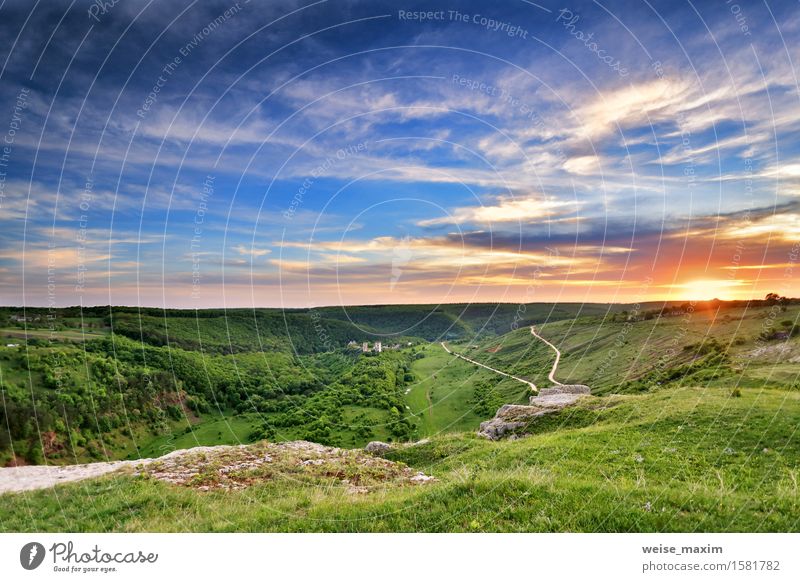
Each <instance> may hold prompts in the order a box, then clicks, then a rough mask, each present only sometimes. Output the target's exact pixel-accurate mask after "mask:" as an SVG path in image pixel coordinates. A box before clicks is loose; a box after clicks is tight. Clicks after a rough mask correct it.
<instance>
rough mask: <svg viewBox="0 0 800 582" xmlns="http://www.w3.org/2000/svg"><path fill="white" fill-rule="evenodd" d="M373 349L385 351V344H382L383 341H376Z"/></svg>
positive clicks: (378, 351) (379, 351)
mask: <svg viewBox="0 0 800 582" xmlns="http://www.w3.org/2000/svg"><path fill="white" fill-rule="evenodd" d="M373 351H375V352H377V353H379V354H380V353H381V352H382V351H383V345H382V344H381V342H375V347H374V348H373Z"/></svg>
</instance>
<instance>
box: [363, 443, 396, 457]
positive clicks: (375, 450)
mask: <svg viewBox="0 0 800 582" xmlns="http://www.w3.org/2000/svg"><path fill="white" fill-rule="evenodd" d="M364 450H365V451H367V452H368V453H370V454H373V455H377V456H379V457H380V456H381V455H383V454H386V453H388V452H389V451H391V450H392V445H390V444H389V443H384V442H381V441H372V442H369V443H367V446H366V447H364Z"/></svg>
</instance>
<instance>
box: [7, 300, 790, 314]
mask: <svg viewBox="0 0 800 582" xmlns="http://www.w3.org/2000/svg"><path fill="white" fill-rule="evenodd" d="M781 299H785V300H787V301H788V302H793V301H798V300H800V298H798V297H781ZM756 301H767V299H766V298H765V297H751V298H744V299H719V298H716V297H715V298H713V299H648V300H646V301H639V302H633V303H628V302H616V303H612V302H608V301H558V302H553V301H531V302H527V303H518V302H514V301H502V302H498V301H481V302H476V303H463V302H458V301H454V302H443V303H348V304H333V305H307V306H302V307H284V306H280V305H277V306H269V305H255V306H253V305H245V306H237V307H230V306H222V305H220V306H202V307H166V306H163V305H130V304H108V303H105V304H103V303H98V304H93V305H62V306H57V307H54V306H48V305H0V309H51V310H59V309H97V308H99V307H109V308H112V309H113V308H115V307H117V308H129V309H164V310H174V311H203V310H218V309H221V310H226V311H227V310H235V309H249V310H254V309H274V310H288V311H302V310H307V309H334V308H347V307H404V306H407V307H430V306H434V307H438V306H440V305H465V306H474V305H609V306H614V305H647V304H652V303H657V304H658V303H664V304H667V303H694V304H702V303H715V302H716V303H751V302H756Z"/></svg>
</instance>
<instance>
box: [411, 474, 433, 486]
mask: <svg viewBox="0 0 800 582" xmlns="http://www.w3.org/2000/svg"><path fill="white" fill-rule="evenodd" d="M409 481H411V482H412V483H417V484H419V483H429V482H431V481H436V478H435V477H431V476H430V475H426V474H425V473H422V472H419V473H417V474H416V475H414V476H413V477H411V478H410V479H409Z"/></svg>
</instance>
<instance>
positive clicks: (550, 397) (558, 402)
mask: <svg viewBox="0 0 800 582" xmlns="http://www.w3.org/2000/svg"><path fill="white" fill-rule="evenodd" d="M581 396H582V394H564V393H558V394H546V395H543V396H542V395H540V396H531V399H530V402H531V404H532V405H533V406H541V407H543V408H564V407H565V406H570V405H572V404H575V402H577V401H578V399H579V398H581Z"/></svg>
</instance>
